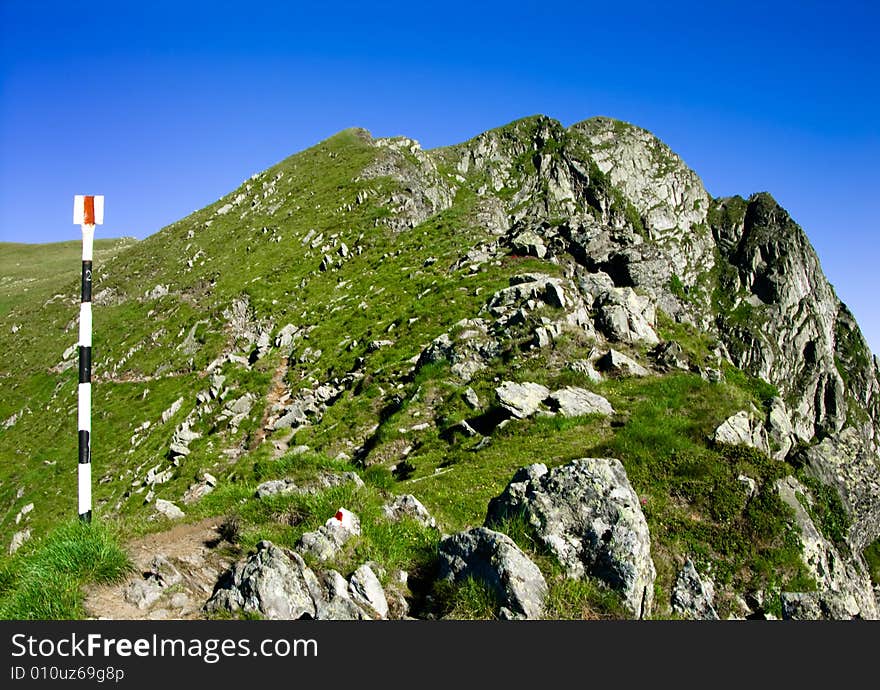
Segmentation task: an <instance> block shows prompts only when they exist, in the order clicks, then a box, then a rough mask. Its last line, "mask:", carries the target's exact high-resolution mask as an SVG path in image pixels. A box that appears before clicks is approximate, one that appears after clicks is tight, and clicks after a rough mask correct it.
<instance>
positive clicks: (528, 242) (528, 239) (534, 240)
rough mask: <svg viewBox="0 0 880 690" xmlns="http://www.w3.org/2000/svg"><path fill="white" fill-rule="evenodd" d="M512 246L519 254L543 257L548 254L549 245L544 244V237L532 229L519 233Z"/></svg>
mask: <svg viewBox="0 0 880 690" xmlns="http://www.w3.org/2000/svg"><path fill="white" fill-rule="evenodd" d="M510 246H511V248H512V249H513V251H515V252H516V253H517V254H522V255H525V256H535V257H537V258H539V259H543V258H544V257H545V256H546V255H547V247H545V246H544V240H543V238H542V237H540V236H539V235H538V234H537V233H535V232H532V231H531V230H526V231H525V232H521V233H519V234H518V235H517V236H516V237H514V238H513V240H512V241H511V243H510Z"/></svg>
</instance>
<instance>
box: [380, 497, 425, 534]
mask: <svg viewBox="0 0 880 690" xmlns="http://www.w3.org/2000/svg"><path fill="white" fill-rule="evenodd" d="M382 512H383V513H384V515H385V517H386V518H388V519H389V520H395V521H396V520H400V519H401V518H404V517H408V518H412V519H413V520H416V521H417V522H420V523H421V524H422V525H424V526H425V527H436V526H437V521H436V520H434V518H433V517H431V514H430V513H429V512H428V509H427V508H425V506H424V505H422V502H421V501H420V500H419V499H417V498H416V497H415V496H413V495H412V494H403V495H402V496H395V497H394V499H393V500H391V501H390V502H388V503H386V504H385V505H384V506H382Z"/></svg>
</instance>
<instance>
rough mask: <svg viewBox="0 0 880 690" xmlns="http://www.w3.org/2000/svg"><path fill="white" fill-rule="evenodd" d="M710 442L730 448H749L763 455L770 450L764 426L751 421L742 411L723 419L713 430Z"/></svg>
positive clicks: (747, 414) (746, 413)
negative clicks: (727, 445) (729, 446)
mask: <svg viewBox="0 0 880 690" xmlns="http://www.w3.org/2000/svg"><path fill="white" fill-rule="evenodd" d="M712 440H713V441H714V442H715V443H726V444H729V445H732V446H749V447H750V448H756V449H757V450H760V451H761V452H763V453H767V452H769V450H770V449H769V446H768V444H767V432H766V431H764V425H763V424H761V422H759V421H756V420H753V419H752V418H751V416H750V415H749V413H748V412H746V411H744V410H742V411H740V412H737V413H736V414H735V415H732V416H730V417H728V418H727V419H725V420H724V421H723V422H722V423H721V424H720V425H719V426H718V428H717V429H715V433H714V434H713V436H712Z"/></svg>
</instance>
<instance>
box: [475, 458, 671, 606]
mask: <svg viewBox="0 0 880 690" xmlns="http://www.w3.org/2000/svg"><path fill="white" fill-rule="evenodd" d="M520 515H522V516H525V518H526V519H527V520H528V522H529V524H530V525H531V526H532V527H533V528H534V530H535V532H536V534H537V536H538V538H539V539H540V540H541V541H542V542H543V544H544V545H545V546H546V547H547V548H548V549H549V550H550V551H551V552H552V553H553V554H554V555H555V556H556V558H557V560H558V561H559V562H560V564H561V565H562V567H563V568H565V570H566V573H567V575H568V577H571V578H575V579H581V578H583V577H585V576H593V577H596V578H599V579H600V580H602V581H603V582H605V583H607V584H608V585H609V586H610V587H611V588H612V589H614V590H615V591H617V592H619V593H620V594H621V595H622V598H623V602H624V604H625V605H626V607H627V608H628V609H629V611H630V613H631V614H632V615H633V616H634V617H636V618H645V617H647V616H649V615H650V613H651V604H652V601H653V598H654V579H655V577H656V571H655V569H654V563H653V561H652V560H651V538H650V534H649V533H648V525H647V522H646V521H645V516H644V514H643V513H642V509H641V507H640V505H639V499H638V496H636V493H635V491H633V488H632V486H631V485H630V483H629V479H628V478H627V476H626V472H625V471H624V469H623V465H622V464H621V463H620V461H619V460H615V459H613V458H582V459H579V460H574V461H572V462H570V463H569V464H567V465H563V466H561V467H556V468H554V469H553V470H548V469H547V467H546V466H545V465H543V464H535V465H529V466H528V467H523V468H521V469H519V470H518V471H517V472H516V474H514V476H513V478H512V479H511V481H510V483H509V484H508V485H507V488H505V490H504V492H503V493H502V494H501V495H500V496H497V497H496V498H494V499H492V501H491V502H490V503H489V509H488V512H487V515H486V525H487V526H490V527H491V526H493V525H498V524H501V523H503V522H504V521H505V520H506V519H508V518H510V517H515V516H520Z"/></svg>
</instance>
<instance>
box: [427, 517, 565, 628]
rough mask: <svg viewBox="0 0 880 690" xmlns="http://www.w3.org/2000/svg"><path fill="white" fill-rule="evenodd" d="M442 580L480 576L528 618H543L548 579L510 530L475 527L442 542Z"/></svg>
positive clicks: (453, 580) (477, 577) (459, 579)
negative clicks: (516, 542) (516, 541)
mask: <svg viewBox="0 0 880 690" xmlns="http://www.w3.org/2000/svg"><path fill="white" fill-rule="evenodd" d="M439 577H440V579H441V580H447V581H450V582H462V581H464V580H466V579H468V578H472V579H475V580H479V581H480V582H483V583H484V584H485V585H487V586H488V587H489V588H490V589H491V590H492V591H493V592H495V594H496V595H497V596H498V599H499V601H500V602H501V604H502V605H503V606H506V607H507V608H509V609H511V610H512V611H513V612H514V613H516V614H521V615H523V616H525V617H527V618H541V617H542V616H543V615H544V611H545V605H546V600H547V593H548V588H547V582H546V581H545V580H544V576H543V575H542V574H541V571H540V570H539V569H538V566H536V565H535V564H534V563H532V561H531V560H529V558H528V556H526V555H525V554H524V553H523V552H522V551H521V550H520V548H519V547H518V546H517V545H516V544H515V543H514V541H513V540H512V539H511V538H510V537H508V536H507V535H506V534H501V533H500V532H495V531H493V530H491V529H488V528H486V527H475V528H473V529H470V530H468V531H466V532H459V533H458V534H455V535H453V536H450V537H446V538H445V539H444V540H443V541H441V542H440V571H439Z"/></svg>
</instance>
